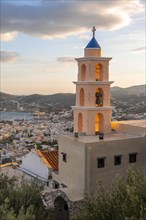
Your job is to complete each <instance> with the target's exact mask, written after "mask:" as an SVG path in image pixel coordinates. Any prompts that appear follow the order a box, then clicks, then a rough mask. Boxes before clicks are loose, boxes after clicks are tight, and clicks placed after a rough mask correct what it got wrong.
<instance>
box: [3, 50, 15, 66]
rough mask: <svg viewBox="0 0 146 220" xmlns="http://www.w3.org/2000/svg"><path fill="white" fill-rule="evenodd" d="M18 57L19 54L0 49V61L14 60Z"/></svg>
mask: <svg viewBox="0 0 146 220" xmlns="http://www.w3.org/2000/svg"><path fill="white" fill-rule="evenodd" d="M18 58H19V54H18V53H15V52H12V51H0V61H1V62H2V63H6V62H15V61H16V60H17V59H18Z"/></svg>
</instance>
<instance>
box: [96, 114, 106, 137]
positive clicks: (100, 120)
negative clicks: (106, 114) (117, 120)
mask: <svg viewBox="0 0 146 220" xmlns="http://www.w3.org/2000/svg"><path fill="white" fill-rule="evenodd" d="M103 124H104V121H103V115H102V114H101V113H99V114H97V115H96V117H95V133H96V134H98V133H100V132H103Z"/></svg>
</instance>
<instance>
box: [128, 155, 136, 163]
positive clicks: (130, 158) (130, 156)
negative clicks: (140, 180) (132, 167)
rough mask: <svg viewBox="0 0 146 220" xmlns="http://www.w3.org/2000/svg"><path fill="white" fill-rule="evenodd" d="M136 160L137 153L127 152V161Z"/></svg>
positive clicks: (134, 161)
mask: <svg viewBox="0 0 146 220" xmlns="http://www.w3.org/2000/svg"><path fill="white" fill-rule="evenodd" d="M136 160H137V153H131V154H129V163H136Z"/></svg>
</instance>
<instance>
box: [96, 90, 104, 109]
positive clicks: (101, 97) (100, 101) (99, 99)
mask: <svg viewBox="0 0 146 220" xmlns="http://www.w3.org/2000/svg"><path fill="white" fill-rule="evenodd" d="M103 101H104V93H103V90H102V89H101V88H98V89H96V92H95V105H96V106H97V107H101V106H103V104H104V103H103Z"/></svg>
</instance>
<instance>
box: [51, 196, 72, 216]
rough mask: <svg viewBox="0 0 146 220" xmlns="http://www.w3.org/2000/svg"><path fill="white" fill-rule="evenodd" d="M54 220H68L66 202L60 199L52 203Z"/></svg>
mask: <svg viewBox="0 0 146 220" xmlns="http://www.w3.org/2000/svg"><path fill="white" fill-rule="evenodd" d="M54 208H55V220H69V208H68V205H67V202H66V201H65V200H64V199H63V198H62V197H60V196H59V197H57V198H56V199H55V201H54Z"/></svg>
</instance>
